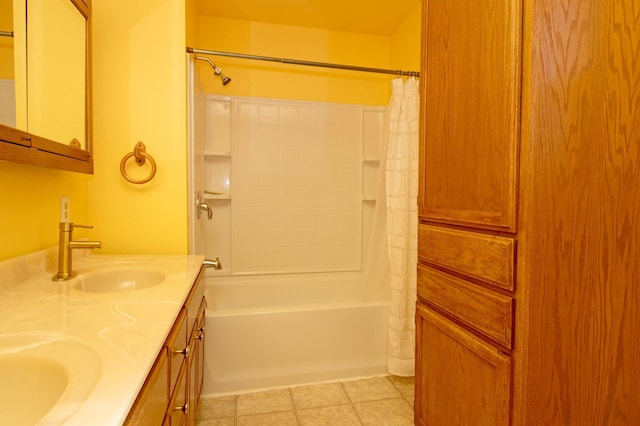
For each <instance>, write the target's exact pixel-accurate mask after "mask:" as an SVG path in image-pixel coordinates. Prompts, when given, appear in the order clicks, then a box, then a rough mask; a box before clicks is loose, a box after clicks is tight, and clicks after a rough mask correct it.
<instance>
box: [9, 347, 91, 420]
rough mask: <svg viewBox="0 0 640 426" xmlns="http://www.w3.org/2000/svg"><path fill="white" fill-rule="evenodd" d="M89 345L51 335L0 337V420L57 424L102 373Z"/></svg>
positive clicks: (79, 402)
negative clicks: (49, 336) (39, 336)
mask: <svg viewBox="0 0 640 426" xmlns="http://www.w3.org/2000/svg"><path fill="white" fill-rule="evenodd" d="M100 369H101V368H100V361H99V358H98V357H97V355H96V354H95V352H93V351H92V350H91V349H89V348H87V347H86V346H84V345H82V344H79V343H76V342H73V341H65V340H57V339H50V338H47V337H43V338H34V337H21V336H17V337H3V338H0V377H2V380H0V424H3V425H22V424H24V425H27V424H36V423H37V424H59V423H62V422H63V420H64V419H65V418H68V417H69V416H70V415H71V414H73V412H74V411H75V410H76V409H77V408H78V407H79V405H80V404H81V403H82V401H83V400H84V398H86V396H87V395H88V394H89V392H90V391H91V389H93V386H94V385H95V383H96V380H97V378H98V376H99V374H100Z"/></svg>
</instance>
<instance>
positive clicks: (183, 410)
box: [175, 402, 189, 414]
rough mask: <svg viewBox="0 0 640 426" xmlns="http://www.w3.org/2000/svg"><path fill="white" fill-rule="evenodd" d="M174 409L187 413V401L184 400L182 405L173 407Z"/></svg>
mask: <svg viewBox="0 0 640 426" xmlns="http://www.w3.org/2000/svg"><path fill="white" fill-rule="evenodd" d="M175 410H176V411H182V412H183V413H185V414H186V413H187V412H188V411H189V402H185V403H184V405H182V406H177V407H175Z"/></svg>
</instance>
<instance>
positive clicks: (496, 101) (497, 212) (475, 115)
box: [418, 0, 522, 232]
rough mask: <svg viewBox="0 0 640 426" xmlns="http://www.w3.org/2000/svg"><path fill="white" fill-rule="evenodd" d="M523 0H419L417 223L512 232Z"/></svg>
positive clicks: (513, 223)
mask: <svg viewBox="0 0 640 426" xmlns="http://www.w3.org/2000/svg"><path fill="white" fill-rule="evenodd" d="M521 3H522V0H474V1H463V0H453V1H451V0H424V7H423V13H424V27H423V32H424V38H423V60H422V77H421V104H422V105H421V114H422V120H421V139H422V143H421V153H420V157H421V178H420V196H419V201H418V203H419V209H420V216H421V217H422V218H423V219H426V220H430V221H434V222H442V223H451V224H457V225H464V226H470V227H477V228H484V229H491V230H501V231H507V232H514V231H515V226H516V223H515V222H516V198H517V197H516V189H517V179H516V177H517V174H516V171H517V166H518V164H517V156H518V140H519V116H520V85H521V84H520V67H521V66H520V59H521V38H522V22H521V21H522V19H521V15H522V5H521Z"/></svg>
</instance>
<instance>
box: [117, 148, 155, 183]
mask: <svg viewBox="0 0 640 426" xmlns="http://www.w3.org/2000/svg"><path fill="white" fill-rule="evenodd" d="M131 157H135V161H136V164H137V165H138V166H142V165H143V164H144V163H145V162H146V160H149V163H151V173H150V174H149V176H147V177H146V178H144V179H133V178H132V177H131V176H129V175H128V174H127V170H126V167H125V166H126V164H127V161H128V160H129V158H131ZM120 173H121V174H122V177H124V178H125V179H126V180H128V181H129V182H131V183H135V184H142V183H147V182H149V181H150V180H151V179H153V177H154V176H155V175H156V162H155V160H154V159H153V157H151V156H150V155H149V154H147V153H146V147H145V146H144V144H143V143H142V142H138V143H137V144H136V146H135V147H134V148H133V152H130V153H128V154H127V155H125V156H124V157H122V161H120Z"/></svg>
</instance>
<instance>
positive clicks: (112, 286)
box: [73, 267, 167, 293]
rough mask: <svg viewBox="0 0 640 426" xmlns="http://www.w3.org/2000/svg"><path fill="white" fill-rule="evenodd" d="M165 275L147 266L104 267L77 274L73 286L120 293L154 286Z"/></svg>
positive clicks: (92, 291) (77, 288)
mask: <svg viewBox="0 0 640 426" xmlns="http://www.w3.org/2000/svg"><path fill="white" fill-rule="evenodd" d="M166 277H167V276H166V275H165V274H164V273H163V272H160V271H157V270H154V269H148V268H140V267H114V268H105V269H99V270H96V271H91V272H87V273H83V274H81V275H78V280H77V282H76V283H75V284H74V286H73V288H75V289H76V290H80V291H86V292H90V293H120V292H125V291H132V290H141V289H144V288H148V287H153V286H156V285H158V284H160V283H162V282H163V281H164V280H165V279H166Z"/></svg>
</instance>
